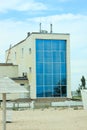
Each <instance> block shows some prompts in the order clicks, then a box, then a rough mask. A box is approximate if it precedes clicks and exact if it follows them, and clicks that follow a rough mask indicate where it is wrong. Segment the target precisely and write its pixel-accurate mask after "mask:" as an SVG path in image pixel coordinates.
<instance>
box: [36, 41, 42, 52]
mask: <svg viewBox="0 0 87 130" xmlns="http://www.w3.org/2000/svg"><path fill="white" fill-rule="evenodd" d="M36 50H43V40H42V39H41V40H40V39H37V40H36Z"/></svg>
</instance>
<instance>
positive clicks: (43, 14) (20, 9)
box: [0, 0, 87, 90]
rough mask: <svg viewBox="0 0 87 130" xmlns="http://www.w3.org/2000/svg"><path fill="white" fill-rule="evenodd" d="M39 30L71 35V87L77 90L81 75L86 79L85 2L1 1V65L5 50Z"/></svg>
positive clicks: (86, 26)
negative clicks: (51, 27) (40, 27)
mask: <svg viewBox="0 0 87 130" xmlns="http://www.w3.org/2000/svg"><path fill="white" fill-rule="evenodd" d="M40 22H41V23H42V29H46V30H48V32H49V30H50V29H49V28H50V26H49V25H50V23H52V24H53V32H54V33H70V59H71V87H72V90H74V89H77V87H78V86H79V84H80V79H81V76H82V75H84V76H85V78H86V79H87V61H86V59H87V1H86V0H54V1H53V0H46V1H45V0H9V1H7V0H0V62H5V50H7V49H8V48H9V46H10V44H12V45H14V44H16V43H18V42H19V41H21V40H23V39H24V38H25V37H26V36H27V32H33V31H39V23H40Z"/></svg>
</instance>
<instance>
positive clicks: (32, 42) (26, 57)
mask: <svg viewBox="0 0 87 130" xmlns="http://www.w3.org/2000/svg"><path fill="white" fill-rule="evenodd" d="M36 39H49V40H51V39H54V40H57V39H58V40H66V41H67V54H66V56H67V97H70V96H71V91H70V46H69V44H70V40H69V35H68V34H40V33H32V34H31V35H30V36H29V37H28V38H26V39H25V40H24V41H23V42H21V43H18V44H17V45H15V46H14V47H12V49H11V50H10V54H9V60H8V63H13V64H15V65H18V76H22V75H23V73H27V76H28V79H29V85H30V97H31V98H36ZM7 55H8V51H6V57H7Z"/></svg>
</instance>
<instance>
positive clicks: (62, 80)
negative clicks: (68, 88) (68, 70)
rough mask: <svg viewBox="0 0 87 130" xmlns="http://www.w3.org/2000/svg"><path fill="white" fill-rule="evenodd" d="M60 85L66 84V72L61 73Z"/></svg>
mask: <svg viewBox="0 0 87 130" xmlns="http://www.w3.org/2000/svg"><path fill="white" fill-rule="evenodd" d="M61 85H66V74H62V75H61Z"/></svg>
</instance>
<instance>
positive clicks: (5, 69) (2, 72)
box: [0, 65, 18, 77]
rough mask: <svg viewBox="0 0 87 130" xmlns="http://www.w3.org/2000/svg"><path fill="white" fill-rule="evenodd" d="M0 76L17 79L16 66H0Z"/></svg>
mask: <svg viewBox="0 0 87 130" xmlns="http://www.w3.org/2000/svg"><path fill="white" fill-rule="evenodd" d="M0 76H7V77H18V66H3V65H2V66H1V65H0Z"/></svg>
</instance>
